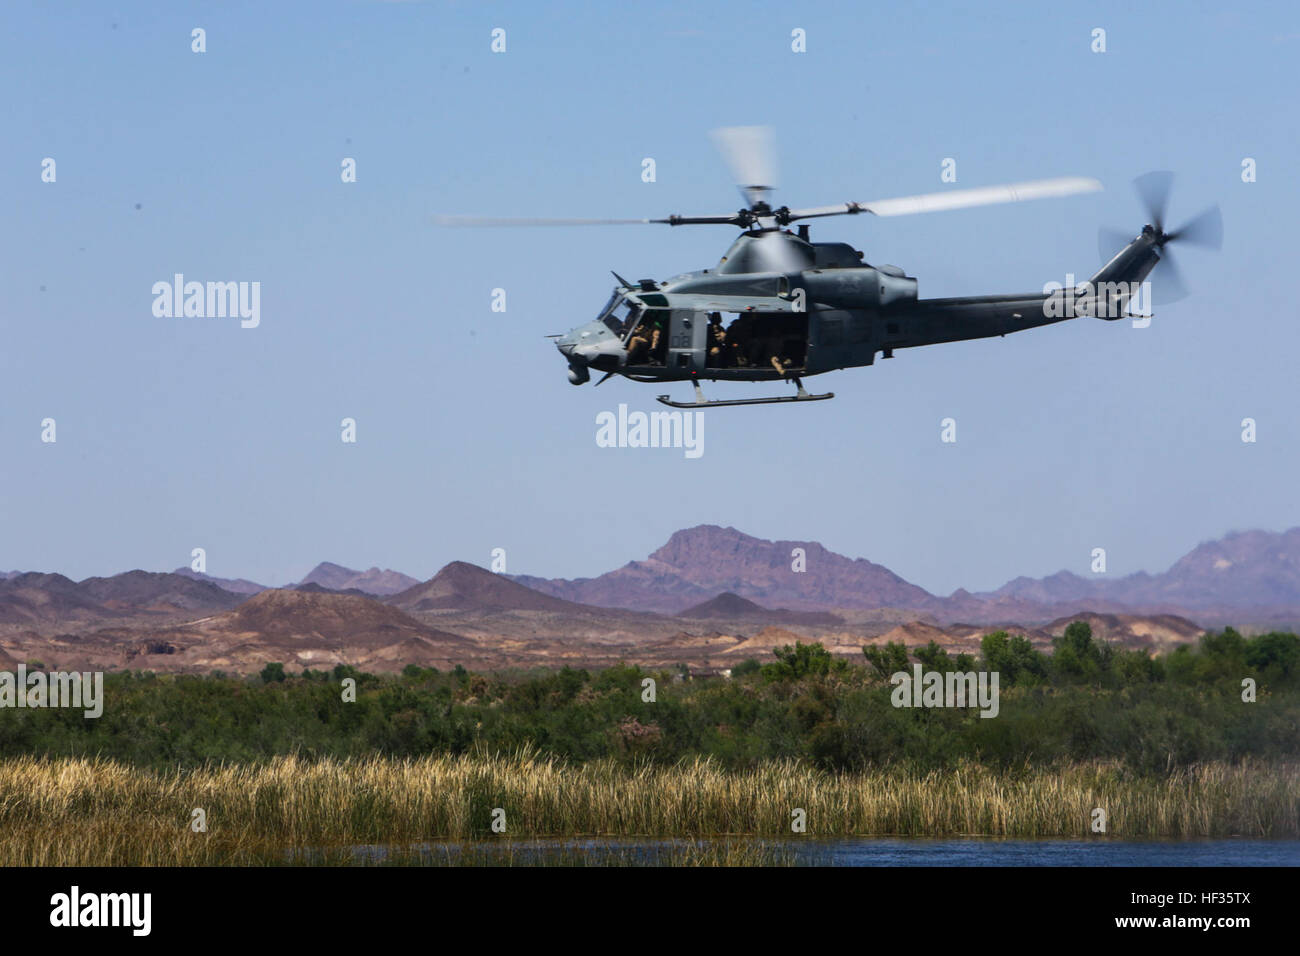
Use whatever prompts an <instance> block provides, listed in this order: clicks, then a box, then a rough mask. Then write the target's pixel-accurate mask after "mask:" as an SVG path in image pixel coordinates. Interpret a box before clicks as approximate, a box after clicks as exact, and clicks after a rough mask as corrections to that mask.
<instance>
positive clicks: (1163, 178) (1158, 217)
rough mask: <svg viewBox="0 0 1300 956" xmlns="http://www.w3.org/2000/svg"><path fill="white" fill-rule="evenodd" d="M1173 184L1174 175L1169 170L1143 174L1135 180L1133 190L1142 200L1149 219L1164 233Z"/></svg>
mask: <svg viewBox="0 0 1300 956" xmlns="http://www.w3.org/2000/svg"><path fill="white" fill-rule="evenodd" d="M1173 184H1174V174H1173V173H1171V172H1169V171H1168V170H1159V171H1157V172H1153V173H1143V174H1142V175H1141V176H1139V177H1138V178H1137V179H1135V180H1133V188H1134V189H1136V190H1137V194H1138V197H1139V198H1140V199H1141V200H1142V207H1143V208H1144V209H1145V210H1146V213H1147V218H1148V219H1149V220H1150V221H1151V225H1153V226H1155V227H1156V230H1157V231H1163V226H1164V221H1165V212H1166V210H1167V209H1168V207H1169V190H1170V189H1171V188H1172V187H1173Z"/></svg>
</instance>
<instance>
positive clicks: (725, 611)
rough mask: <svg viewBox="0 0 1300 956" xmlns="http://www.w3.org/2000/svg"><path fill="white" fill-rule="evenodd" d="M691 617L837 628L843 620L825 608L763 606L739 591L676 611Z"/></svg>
mask: <svg viewBox="0 0 1300 956" xmlns="http://www.w3.org/2000/svg"><path fill="white" fill-rule="evenodd" d="M677 616H678V617H687V618H692V619H694V620H727V621H766V622H768V623H771V624H787V625H791V626H794V627H799V626H803V627H837V626H839V625H841V624H843V623H844V619H843V618H842V617H840V616H839V615H837V614H831V613H829V612H827V611H791V610H789V609H788V608H783V607H778V608H766V607H763V606H762V605H761V604H757V603H755V602H754V601H750V600H746V599H745V598H743V597H741V596H740V595H739V594H732V593H731V592H730V591H724V592H723V593H722V594H719V595H718V596H717V597H715V598H713V599H712V600H709V601H705V602H704V603H703V604H696V605H695V606H694V607H688V608H687V609H686V610H684V611H680V612H678V614H677Z"/></svg>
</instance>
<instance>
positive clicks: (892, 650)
mask: <svg viewBox="0 0 1300 956" xmlns="http://www.w3.org/2000/svg"><path fill="white" fill-rule="evenodd" d="M862 653H863V656H865V657H866V659H867V662H868V663H869V664H870V665H871V672H872V674H874V675H875V676H876V677H877V678H878V679H880V680H889V678H890V676H892V675H894V674H897V673H898V672H899V671H906V670H907V647H906V645H904V644H903V642H902V641H886V642H885V645H884V646H883V647H881V646H880V645H874V644H873V645H868V646H866V647H864V648H862Z"/></svg>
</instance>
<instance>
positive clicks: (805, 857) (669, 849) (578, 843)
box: [351, 837, 1300, 867]
mask: <svg viewBox="0 0 1300 956" xmlns="http://www.w3.org/2000/svg"><path fill="white" fill-rule="evenodd" d="M722 846H729V847H732V848H740V849H741V850H742V851H756V852H750V855H749V856H745V855H744V852H742V854H741V856H740V858H738V859H733V862H737V863H742V864H744V863H751V864H762V863H765V862H776V863H785V864H794V865H805V866H880V867H895V866H972V867H989V866H1177V867H1205V866H1300V840H1150V841H1140V842H1139V841H1125V840H1107V839H1096V840H1006V839H992V838H978V837H969V838H959V839H918V838H904V837H896V838H881V837H863V838H846V839H835V840H814V839H808V840H752V839H751V840H746V839H734V838H733V839H729V840H726V841H723V840H721V839H719V840H712V841H710V840H656V839H579V840H522V841H513V842H509V843H507V842H504V841H502V842H498V841H494V840H486V841H483V842H480V843H474V844H463V843H424V844H420V845H418V846H414V847H403V848H397V847H385V846H357V847H352V848H351V854H352V858H353V860H354V861H355V862H357V863H370V864H375V863H384V862H387V861H389V860H390V858H391V857H392V856H407V858H408V862H411V861H412V860H411V859H410V857H412V856H413V857H414V860H415V861H419V862H423V863H434V864H436V863H454V862H457V861H459V862H461V863H462V864H464V863H471V862H474V863H478V862H482V863H485V864H489V865H490V864H492V863H502V862H509V863H511V864H513V865H543V866H545V865H561V866H563V865H597V866H600V865H608V864H622V865H629V864H630V865H643V866H644V865H649V866H654V865H657V864H658V865H663V864H668V865H673V864H681V863H683V862H689V860H690V858H691V857H692V856H700V855H703V851H707V850H710V849H714V850H716V849H717V848H719V847H722Z"/></svg>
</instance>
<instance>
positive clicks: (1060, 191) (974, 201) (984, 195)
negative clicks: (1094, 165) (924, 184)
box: [785, 176, 1102, 222]
mask: <svg viewBox="0 0 1300 956" xmlns="http://www.w3.org/2000/svg"><path fill="white" fill-rule="evenodd" d="M1101 188H1102V187H1101V183H1099V182H1097V180H1095V179H1089V178H1086V177H1083V176H1063V177H1060V178H1057V179H1035V180H1031V181H1030V182H1025V183H1011V184H1009V185H1005V186H980V187H978V188H976V189H953V190H949V191H948V192H941V193H925V194H923V195H919V196H902V197H900V198H898V199H877V200H875V201H873V202H850V203H841V204H840V205H838V206H815V207H813V208H810V209H791V210H790V211H789V214H788V216H786V217H785V218H786V220H787V221H789V222H793V221H794V220H796V219H815V218H817V217H819V216H840V215H854V214H855V213H862V212H869V213H872V214H873V215H876V216H910V215H913V214H914V213H920V212H942V211H944V210H948V209H965V208H967V207H970V206H989V205H994V204H996V203H1005V202H1025V201H1027V200H1030V199H1051V198H1053V197H1057V196H1073V195H1074V194H1075V193H1090V192H1096V191H1097V190H1099V189H1101Z"/></svg>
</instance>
